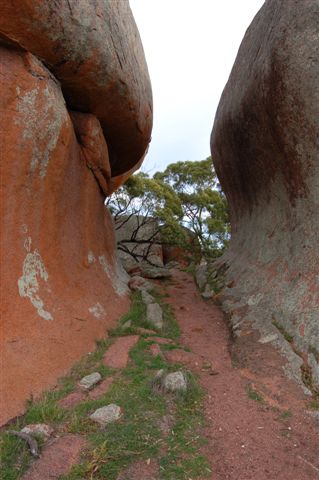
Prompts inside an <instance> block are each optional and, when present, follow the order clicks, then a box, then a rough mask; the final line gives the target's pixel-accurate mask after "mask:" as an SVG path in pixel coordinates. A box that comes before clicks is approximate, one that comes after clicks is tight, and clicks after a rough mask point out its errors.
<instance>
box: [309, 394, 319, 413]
mask: <svg viewBox="0 0 319 480" xmlns="http://www.w3.org/2000/svg"><path fill="white" fill-rule="evenodd" d="M308 406H309V408H311V410H319V395H318V396H317V397H316V398H315V399H314V400H311V402H309V404H308Z"/></svg>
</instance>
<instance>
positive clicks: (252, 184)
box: [211, 0, 319, 387]
mask: <svg viewBox="0 0 319 480" xmlns="http://www.w3.org/2000/svg"><path fill="white" fill-rule="evenodd" d="M318 35H319V4H318V2H317V1H315V0H305V1H303V2H300V1H298V0H289V1H282V0H267V1H266V2H265V4H264V6H263V7H262V8H261V10H260V11H259V13H258V14H257V15H256V17H255V19H254V20H253V22H252V24H251V25H250V27H249V28H248V30H247V32H246V35H245V37H244V39H243V42H242V44H241V46H240V49H239V52H238V56H237V59H236V62H235V64H234V67H233V69H232V72H231V75H230V78H229V80H228V83H227V85H226V87H225V90H224V92H223V95H222V98H221V101H220V104H219V107H218V111H217V115H216V119H215V124H214V128H213V132H212V138H211V150H212V157H213V159H214V164H215V168H216V172H217V174H218V177H219V179H220V182H221V184H222V187H223V189H224V191H225V193H226V195H227V198H228V201H229V204H230V209H231V223H232V240H231V244H230V248H229V249H228V251H227V252H226V253H225V255H224V256H223V257H222V258H221V260H219V262H218V263H217V267H219V269H220V270H219V271H224V272H226V274H225V276H226V285H228V287H226V288H225V289H224V291H223V293H222V295H221V298H222V299H223V302H224V308H225V309H226V310H227V311H228V312H229V316H230V318H231V319H232V323H233V324H234V325H235V327H236V330H237V334H239V335H240V329H241V328H243V329H244V330H245V329H246V330H247V328H246V327H247V324H248V325H251V324H252V325H253V326H255V327H256V328H258V329H259V330H260V331H261V333H262V334H266V335H267V334H268V338H273V339H275V338H277V340H276V343H277V344H280V346H281V347H282V349H283V350H284V352H285V353H286V354H287V356H288V357H289V358H290V359H291V360H292V365H293V366H294V373H295V375H296V377H298V376H299V378H300V377H302V378H303V380H304V381H305V383H306V385H307V386H308V387H311V386H315V385H316V384H317V385H318V384H319V367H318V362H319V281H318V280H319V249H318V239H319V217H318V212H319V157H318V155H319V80H318V79H319V57H318V48H319V42H318V38H319V37H318ZM271 335H272V336H271Z"/></svg>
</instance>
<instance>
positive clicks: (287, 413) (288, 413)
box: [278, 410, 292, 421]
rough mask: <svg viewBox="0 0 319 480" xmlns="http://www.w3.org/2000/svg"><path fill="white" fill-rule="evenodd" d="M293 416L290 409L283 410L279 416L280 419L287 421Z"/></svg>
mask: <svg viewBox="0 0 319 480" xmlns="http://www.w3.org/2000/svg"><path fill="white" fill-rule="evenodd" d="M291 417H292V412H291V411H290V410H285V411H284V412H281V413H280V414H279V416H278V420H281V421H285V420H288V418H291Z"/></svg>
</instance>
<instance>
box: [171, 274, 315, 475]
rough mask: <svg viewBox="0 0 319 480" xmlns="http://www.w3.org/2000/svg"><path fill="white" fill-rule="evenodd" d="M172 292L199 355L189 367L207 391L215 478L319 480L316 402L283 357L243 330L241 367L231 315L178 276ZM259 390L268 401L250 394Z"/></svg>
mask: <svg viewBox="0 0 319 480" xmlns="http://www.w3.org/2000/svg"><path fill="white" fill-rule="evenodd" d="M167 292H168V293H169V299H168V300H167V301H168V303H170V304H171V305H172V307H173V309H174V312H175V315H176V318H177V321H178V323H179V325H180V328H181V331H182V336H181V343H183V344H184V345H185V346H187V347H189V348H190V349H191V350H192V352H193V355H190V358H191V359H192V360H191V361H190V362H188V363H189V366H191V367H192V368H193V369H195V370H196V371H197V372H198V373H199V374H200V382H201V384H202V386H203V387H204V388H205V389H206V391H207V395H206V403H205V414H206V417H207V420H208V426H207V429H206V432H205V435H206V437H207V439H208V442H209V443H208V446H207V448H206V455H207V456H208V457H209V460H210V462H211V465H212V469H213V474H212V477H211V480H226V479H229V480H250V479H254V480H266V479H271V480H275V479H276V480H288V479H289V480H315V479H317V478H318V479H319V424H318V421H317V420H316V419H315V418H313V417H312V416H311V415H310V414H309V411H308V412H307V402H309V398H307V397H305V395H304V394H303V392H302V391H301V389H300V388H299V387H298V386H297V385H295V384H294V382H292V381H291V380H289V379H288V378H286V376H285V375H284V374H283V368H282V367H283V365H284V360H283V358H282V357H281V355H279V354H278V352H276V351H275V349H274V348H273V347H272V346H271V345H270V344H267V345H261V344H258V343H257V342H256V332H252V331H248V332H243V333H244V336H245V335H246V337H247V338H245V339H244V341H241V347H240V348H241V352H240V354H239V359H238V361H237V362H236V364H235V365H234V364H233V361H232V358H231V353H230V351H233V352H234V351H236V347H232V340H231V338H230V336H229V330H228V327H227V324H226V321H225V319H224V316H223V313H222V312H221V310H220V308H219V307H217V306H215V305H213V303H212V302H211V301H209V302H205V301H204V300H202V298H201V296H200V294H199V292H198V291H197V290H196V287H195V285H194V282H193V279H192V277H191V276H190V275H188V274H187V273H184V272H180V271H175V272H174V276H173V279H172V282H171V285H170V286H169V287H168V288H167ZM257 338H258V334H257ZM176 355H178V353H176ZM186 363H187V360H186ZM190 364H191V365H190ZM209 365H211V368H210V367H209ZM203 366H204V368H203ZM254 391H257V392H259V393H260V394H261V395H262V397H263V401H257V400H253V399H251V398H250V397H249V392H250V393H251V392H254ZM250 396H251V395H250Z"/></svg>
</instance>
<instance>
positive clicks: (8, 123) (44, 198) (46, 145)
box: [0, 0, 152, 424]
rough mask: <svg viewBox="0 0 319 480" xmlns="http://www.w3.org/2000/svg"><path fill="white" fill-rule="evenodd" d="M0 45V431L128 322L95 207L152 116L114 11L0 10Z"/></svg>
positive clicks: (79, 6)
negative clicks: (120, 323) (119, 324)
mask: <svg viewBox="0 0 319 480" xmlns="http://www.w3.org/2000/svg"><path fill="white" fill-rule="evenodd" d="M0 38H1V41H0V71H1V77H0V97H1V102H0V150H1V172H0V173H1V187H2V188H1V200H0V205H1V259H0V260H1V312H0V316H1V322H2V324H3V325H4V327H5V328H3V329H2V331H3V333H2V334H1V336H0V342H1V345H0V349H1V361H2V362H3V364H2V368H1V384H0V412H1V414H0V424H2V423H4V422H6V421H8V420H9V419H10V418H11V417H14V416H16V415H19V414H21V413H22V412H23V410H24V406H25V402H26V400H27V399H28V398H30V396H31V395H32V396H34V397H37V396H39V395H40V393H41V392H42V391H43V390H44V389H47V388H49V387H52V386H54V385H55V384H56V381H57V378H58V377H59V376H61V375H64V374H65V373H66V372H67V370H68V369H69V368H70V367H71V366H72V364H73V363H74V362H75V361H76V360H78V359H79V358H80V357H81V356H82V355H83V354H86V353H87V352H88V351H92V350H93V349H94V346H95V340H96V339H97V338H101V337H105V331H106V329H107V328H110V327H113V326H115V323H116V321H117V320H118V318H119V317H120V316H121V315H122V314H123V313H125V312H126V311H127V310H128V307H129V300H128V297H127V293H128V289H127V286H126V284H125V280H124V277H122V276H121V270H120V268H119V265H118V263H117V261H116V248H115V238H114V227H113V222H112V219H111V216H110V214H109V213H108V211H107V210H106V208H105V206H104V200H105V195H106V193H109V192H110V191H111V190H112V189H113V187H114V185H115V186H118V185H119V184H120V182H121V179H122V180H123V178H124V177H125V176H127V175H129V174H130V172H131V171H132V169H133V168H135V167H136V165H138V164H139V163H140V161H141V159H142V158H143V155H144V153H145V150H146V148H147V144H148V141H149V138H150V128H151V108H152V107H151V90H150V83H149V79H148V73H147V67H146V63H145V59H144V55H143V50H142V46H141V43H140V39H139V35H138V32H137V29H136V26H135V23H134V20H133V19H132V15H131V12H130V9H129V6H128V2H126V1H125V0H123V1H121V2H104V1H102V0H98V1H97V2H93V3H92V2H82V1H81V2H74V1H72V0H71V1H70V2H49V1H32V2H31V1H29V0H22V1H20V0H19V1H16V0H13V1H12V2H6V4H3V5H2V10H1V19H0ZM75 110H76V113H75ZM114 176H115V178H116V181H115V183H114V182H113V180H112V177H114ZM114 188H115V187H114ZM4 365H5V368H4Z"/></svg>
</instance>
